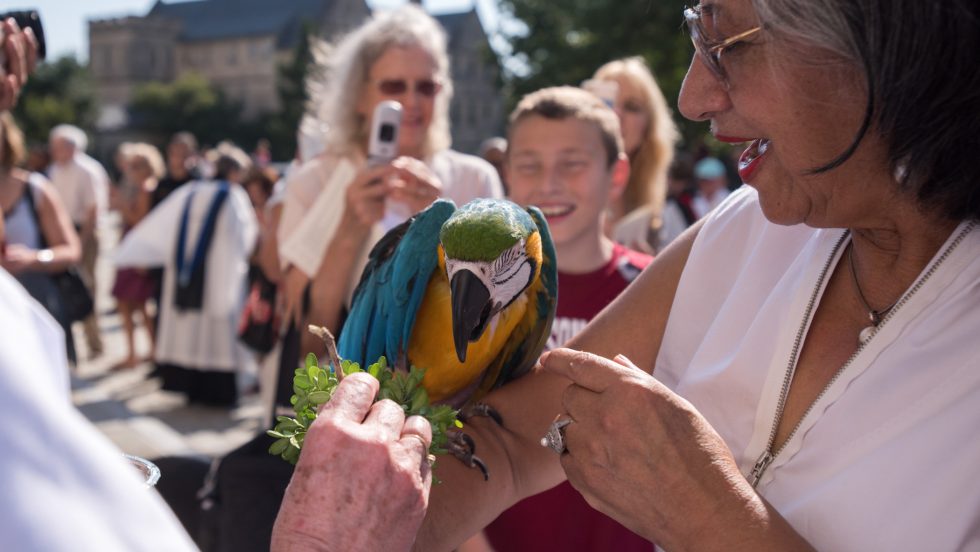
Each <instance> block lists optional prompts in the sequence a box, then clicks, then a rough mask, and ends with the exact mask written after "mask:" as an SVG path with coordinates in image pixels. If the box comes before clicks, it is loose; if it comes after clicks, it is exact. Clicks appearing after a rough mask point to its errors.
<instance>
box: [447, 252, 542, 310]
mask: <svg viewBox="0 0 980 552" xmlns="http://www.w3.org/2000/svg"><path fill="white" fill-rule="evenodd" d="M460 270H468V271H470V272H472V273H473V274H475V275H476V277H477V278H479V279H480V282H482V283H483V285H484V286H486V288H487V291H489V292H490V302H491V304H492V305H493V313H494V314H496V313H497V312H499V311H500V310H501V309H503V308H504V307H505V306H507V305H509V304H510V302H511V301H513V300H514V298H515V297H517V296H518V295H520V294H521V292H523V291H524V289H525V288H527V286H528V285H529V284H530V283H531V276H532V275H533V274H534V268H533V267H532V266H531V262H530V261H529V260H528V258H527V251H526V249H525V243H524V240H520V241H518V242H517V243H515V244H514V246H513V247H511V248H510V249H508V250H506V251H504V252H503V253H501V254H500V256H499V257H497V259H496V260H495V261H493V262H490V263H487V262H482V261H460V260H457V259H452V258H449V257H446V275H447V276H449V281H450V282H451V281H452V280H453V276H455V275H456V273H457V272H459V271H460Z"/></svg>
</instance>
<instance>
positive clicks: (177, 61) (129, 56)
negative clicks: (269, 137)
mask: <svg viewBox="0 0 980 552" xmlns="http://www.w3.org/2000/svg"><path fill="white" fill-rule="evenodd" d="M369 14H370V8H369V7H368V6H367V4H366V3H365V1H364V0H279V1H270V0H192V1H184V2H172V3H165V2H163V1H162V0H157V2H156V4H154V6H153V7H152V8H151V9H150V11H149V13H147V14H146V15H145V16H130V17H122V18H115V19H104V20H93V21H90V22H89V69H90V71H91V74H92V76H93V77H94V81H95V83H96V98H97V100H98V102H99V106H100V117H99V123H98V126H99V131H100V133H103V134H104V133H116V134H118V133H119V132H123V133H124V134H125V133H126V131H127V130H133V129H127V124H128V117H127V112H126V109H127V105H128V103H129V100H130V99H131V98H132V94H133V91H134V90H135V89H136V88H137V87H138V86H140V85H141V84H145V83H148V82H169V81H173V80H175V79H177V78H180V77H181V76H183V75H185V74H188V73H197V74H200V75H203V76H204V77H205V78H207V79H208V80H209V81H210V82H211V83H213V84H214V85H215V86H217V87H218V88H220V89H221V90H222V91H223V92H224V93H225V94H226V95H227V96H228V97H229V98H231V99H233V100H236V101H239V102H241V104H242V106H243V108H244V116H245V117H254V116H256V115H258V114H260V113H264V112H270V111H276V110H278V109H279V105H278V104H279V97H278V93H277V89H276V79H277V67H278V66H279V65H280V64H281V63H283V62H285V61H287V60H289V59H290V56H291V54H292V48H293V47H294V46H295V45H296V43H297V41H298V40H299V38H300V36H301V33H302V32H303V27H304V25H306V24H312V25H313V28H314V29H315V30H316V31H317V33H318V34H319V35H320V36H322V37H324V38H326V39H327V40H332V39H335V38H336V37H337V36H339V35H340V34H341V33H343V32H344V31H346V30H348V29H350V28H352V27H355V26H357V25H358V24H360V23H361V22H362V21H363V20H364V18H366V17H367V16H368V15H369ZM435 17H436V19H437V20H439V22H440V23H441V24H442V25H443V26H444V27H445V28H446V31H447V35H448V37H449V45H450V57H451V59H452V73H453V77H454V81H455V82H454V85H455V89H456V94H455V97H454V99H453V104H452V107H451V109H452V120H453V138H454V147H456V148H457V149H460V150H462V151H474V150H475V149H476V148H477V147H478V146H479V143H480V141H481V140H482V139H483V138H485V137H487V136H491V135H493V134H497V133H499V132H501V130H502V128H503V114H502V107H501V99H500V97H499V96H500V94H499V88H498V84H497V74H498V72H499V68H498V65H497V64H496V63H495V62H494V61H493V58H492V57H491V56H489V55H488V52H489V42H488V39H487V36H486V33H485V32H484V30H483V27H482V25H481V24H480V20H479V18H478V17H477V13H476V10H475V9H471V10H470V11H468V12H464V13H454V14H443V15H437V16H435Z"/></svg>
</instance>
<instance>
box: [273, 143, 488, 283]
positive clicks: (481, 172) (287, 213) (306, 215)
mask: <svg viewBox="0 0 980 552" xmlns="http://www.w3.org/2000/svg"><path fill="white" fill-rule="evenodd" d="M362 163H363V162H361V161H357V162H355V161H351V160H348V159H345V158H341V159H338V158H336V157H328V156H321V157H318V158H316V159H313V160H311V161H309V162H308V163H306V164H304V165H303V167H302V168H301V169H300V170H299V171H298V172H297V173H296V174H295V176H292V177H290V179H289V181H288V182H287V186H286V199H285V201H284V203H283V211H282V218H281V220H282V223H281V224H280V226H279V234H278V237H279V255H280V257H281V259H282V261H283V264H284V265H294V266H296V267H297V268H299V269H300V270H302V271H303V272H304V273H305V274H307V275H308V276H312V275H314V274H316V273H317V270H318V269H319V268H320V264H321V263H322V262H323V255H324V253H325V252H326V249H327V246H328V245H329V243H330V240H331V239H332V238H333V235H334V233H335V232H336V231H337V227H338V225H339V224H340V217H341V215H342V214H343V212H344V207H345V204H344V201H345V199H344V194H345V192H346V190H347V186H349V185H350V183H351V181H352V180H353V178H354V176H355V175H356V174H357V171H358V170H360V167H361V166H362ZM426 164H427V165H428V166H429V168H430V169H432V171H433V172H434V173H435V174H436V176H438V177H439V180H440V181H441V182H442V186H443V195H442V196H443V197H446V198H449V199H452V200H453V201H454V202H456V205H458V206H461V205H463V204H465V203H468V202H469V201H471V200H474V199H477V198H481V197H503V187H502V186H501V184H500V177H499V176H498V175H497V171H496V170H495V169H494V168H493V166H492V165H490V164H489V163H487V162H486V161H484V160H483V159H480V158H478V157H474V156H472V155H466V154H463V153H459V152H455V151H452V150H444V151H441V152H439V153H436V154H435V155H433V156H432V157H431V158H429V159H428V160H427V161H426ZM407 217H408V214H406V213H402V215H401V217H400V218H397V219H392V218H391V213H389V216H388V217H387V218H386V220H385V221H383V223H380V224H376V225H375V227H374V229H373V230H372V232H371V235H370V236H369V238H368V239H367V240H366V243H365V247H364V251H363V252H362V255H361V258H360V260H359V262H358V265H357V266H358V268H357V270H355V271H354V278H355V279H354V283H356V281H357V279H358V278H360V274H361V270H360V269H361V268H362V267H363V266H364V264H365V263H366V262H367V253H368V251H369V250H370V246H372V245H374V244H375V243H376V242H377V241H378V240H379V239H381V237H382V236H383V235H384V232H385V230H386V229H389V228H391V227H392V226H393V224H396V223H399V222H404V221H405V220H406V219H407ZM353 287H354V286H353V285H352V286H350V289H349V290H348V291H349V292H351V291H353Z"/></svg>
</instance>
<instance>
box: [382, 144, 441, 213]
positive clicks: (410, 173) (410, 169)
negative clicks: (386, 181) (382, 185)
mask: <svg viewBox="0 0 980 552" xmlns="http://www.w3.org/2000/svg"><path fill="white" fill-rule="evenodd" d="M391 166H392V167H393V168H394V169H395V172H394V176H393V178H392V179H391V198H392V199H394V200H397V201H400V202H402V203H404V204H405V205H407V206H408V207H409V209H410V210H411V212H412V213H418V212H419V211H421V210H422V209H425V208H426V207H428V206H429V205H431V204H432V202H433V201H435V200H437V199H439V196H441V195H442V182H440V181H439V177H438V176H436V174H435V173H434V172H432V169H430V168H429V167H428V165H426V164H425V163H423V162H422V161H420V160H418V159H415V158H414V157H399V158H398V159H395V160H394V161H392V162H391Z"/></svg>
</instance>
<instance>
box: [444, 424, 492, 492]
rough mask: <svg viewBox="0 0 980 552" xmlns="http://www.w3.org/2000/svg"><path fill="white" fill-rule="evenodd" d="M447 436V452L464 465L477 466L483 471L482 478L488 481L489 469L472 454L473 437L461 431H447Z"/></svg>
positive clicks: (474, 449) (474, 444) (473, 448)
mask: <svg viewBox="0 0 980 552" xmlns="http://www.w3.org/2000/svg"><path fill="white" fill-rule="evenodd" d="M448 437H449V442H448V443H447V445H446V448H447V449H448V450H449V453H450V454H452V455H453V456H455V457H456V458H457V459H458V460H459V461H460V462H462V463H463V464H465V465H466V467H468V468H478V469H479V470H480V472H482V473H483V480H484V481H489V480H490V470H488V469H487V465H486V464H484V463H483V460H481V459H480V458H479V457H478V456H476V454H474V453H475V452H476V443H475V442H474V441H473V438H472V437H470V436H469V435H467V434H465V433H463V432H462V431H449V433H448Z"/></svg>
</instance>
